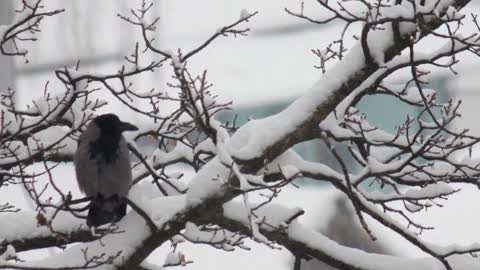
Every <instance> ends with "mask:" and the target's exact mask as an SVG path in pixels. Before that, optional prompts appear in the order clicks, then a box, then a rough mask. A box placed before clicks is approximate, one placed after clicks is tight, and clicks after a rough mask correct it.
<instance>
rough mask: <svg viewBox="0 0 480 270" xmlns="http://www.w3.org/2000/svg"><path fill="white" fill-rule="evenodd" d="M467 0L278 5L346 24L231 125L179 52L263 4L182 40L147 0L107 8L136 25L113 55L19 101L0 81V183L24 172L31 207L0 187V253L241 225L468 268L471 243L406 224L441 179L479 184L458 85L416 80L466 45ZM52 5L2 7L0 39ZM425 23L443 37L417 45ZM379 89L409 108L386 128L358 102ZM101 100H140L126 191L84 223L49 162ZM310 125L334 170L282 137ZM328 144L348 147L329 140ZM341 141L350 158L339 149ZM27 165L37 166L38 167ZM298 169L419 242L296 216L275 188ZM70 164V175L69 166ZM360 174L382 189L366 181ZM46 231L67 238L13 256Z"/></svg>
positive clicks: (261, 237) (471, 48)
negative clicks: (309, 77)
mask: <svg viewBox="0 0 480 270" xmlns="http://www.w3.org/2000/svg"><path fill="white" fill-rule="evenodd" d="M469 2H470V1H468V0H431V1H425V0H371V1H370V0H357V1H334V0H332V1H328V0H318V1H317V2H316V4H317V6H315V7H311V8H308V9H306V8H305V6H304V4H303V3H302V4H300V7H299V9H298V10H286V11H287V13H288V14H289V15H288V14H286V16H295V17H298V18H299V19H303V20H307V21H309V22H311V23H314V24H327V23H330V22H332V21H336V22H340V23H342V24H343V25H344V29H343V31H342V32H340V33H339V36H338V38H337V39H335V40H332V42H331V44H330V45H329V46H327V47H326V48H319V49H318V50H314V53H315V55H316V56H318V58H319V65H318V68H319V69H320V71H321V72H320V73H322V74H321V76H319V79H318V82H317V83H316V84H315V85H313V86H312V88H311V89H310V91H309V92H308V93H307V94H305V95H304V96H302V97H300V98H298V99H297V100H296V101H295V102H293V103H292V104H291V105H290V106H289V107H288V108H286V109H285V110H283V111H282V112H280V113H278V114H276V115H273V116H270V117H267V118H263V119H256V120H251V121H249V122H248V123H247V124H245V125H244V126H242V127H237V126H236V125H235V121H234V119H232V120H231V121H229V122H225V123H223V122H219V121H218V120H216V118H215V114H216V113H218V112H219V111H222V110H227V109H229V106H230V103H221V102H219V101H218V100H219V99H217V96H216V95H215V94H214V92H213V91H212V87H213V86H212V84H211V83H210V82H209V81H208V80H207V72H206V71H205V72H203V73H200V74H193V72H191V71H190V69H189V62H192V61H195V56H196V55H198V54H201V53H202V52H203V51H204V49H205V48H207V47H212V46H213V47H214V41H215V40H216V39H219V38H225V37H232V36H234V37H236V36H243V35H247V34H248V32H249V30H250V29H249V28H248V22H249V21H250V20H253V19H255V17H258V16H261V14H258V13H257V12H248V11H245V10H243V11H241V12H240V16H239V17H238V18H233V19H232V21H231V23H230V24H228V25H225V26H221V27H220V28H219V29H218V30H217V31H216V32H215V33H214V34H213V35H212V36H210V37H208V38H207V39H205V41H204V42H203V43H201V44H199V45H198V47H196V48H194V49H192V50H190V51H185V50H182V49H181V48H179V49H178V50H175V51H171V50H168V49H164V48H162V47H161V44H157V41H156V40H155V39H154V38H152V37H153V36H154V34H155V32H156V31H158V22H159V18H153V19H151V18H150V16H149V12H151V10H152V5H153V4H152V3H149V2H143V3H142V4H141V5H140V6H138V7H132V10H131V12H130V13H129V14H119V15H118V17H119V23H125V24H128V25H132V26H134V27H136V28H137V30H138V32H139V33H140V35H139V36H140V37H142V39H141V40H138V42H137V43H136V46H135V47H134V48H132V50H131V53H130V54H129V55H127V56H125V64H124V65H123V66H121V67H119V68H118V70H114V71H112V72H111V73H108V74H99V73H96V72H93V71H91V72H84V71H82V70H81V69H79V66H81V63H78V64H77V66H75V67H65V68H63V69H59V70H55V71H54V73H55V76H56V79H57V80H58V81H60V82H61V83H62V84H63V86H64V89H63V90H62V91H61V92H60V93H56V94H52V93H51V92H50V89H49V84H48V83H46V84H45V85H43V86H40V85H39V86H38V87H39V88H38V89H39V90H38V91H43V92H44V95H43V96H42V98H41V99H39V100H37V101H34V102H32V103H31V104H30V105H29V106H28V107H26V108H20V107H18V106H17V105H16V102H15V99H14V89H10V90H9V91H8V92H6V93H4V94H2V95H1V118H0V120H1V122H0V156H1V158H0V166H1V171H0V174H1V176H2V177H1V179H0V188H2V187H3V188H5V186H12V185H19V186H22V187H23V189H24V190H25V191H26V193H27V194H28V195H29V198H30V199H31V201H32V202H33V203H34V204H35V208H36V210H35V211H25V210H22V211H19V210H20V209H18V208H17V207H16V206H15V205H12V204H10V203H9V202H8V201H1V200H2V198H0V269H90V268H95V269H97V268H98V269H161V267H162V266H158V265H153V264H152V263H150V262H148V260H147V258H148V256H149V255H150V254H152V252H153V251H155V250H156V249H157V248H158V247H159V246H161V245H162V244H164V243H171V244H172V246H173V247H174V248H173V249H172V252H171V253H170V254H168V256H167V257H166V258H165V263H164V266H172V265H184V264H187V263H190V261H189V259H188V257H187V256H185V255H184V254H182V253H181V252H178V251H177V250H176V249H175V247H176V246H177V244H179V243H181V242H185V241H187V242H191V243H195V244H198V245H211V246H213V247H215V248H218V249H220V250H225V251H231V250H234V249H248V246H247V245H246V244H245V239H247V238H251V239H253V240H254V241H256V242H259V243H262V244H264V245H266V246H268V247H278V246H281V247H283V248H285V249H287V250H289V251H291V252H292V254H294V255H295V256H296V257H299V258H316V259H318V260H320V261H323V262H325V263H326V264H328V265H330V266H332V267H336V268H338V269H364V270H367V269H368V270H373V269H379V270H380V269H478V268H479V267H480V262H479V261H478V260H477V259H476V258H475V254H476V253H477V252H478V251H480V245H472V246H458V245H455V243H452V245H450V246H445V247H443V246H437V245H434V244H431V243H428V242H426V241H424V240H422V239H421V238H420V236H419V235H420V234H421V233H422V231H424V230H430V229H432V227H430V226H428V225H423V224H421V223H419V222H418V221H416V220H415V218H414V216H413V214H414V213H415V212H418V211H421V210H424V209H426V208H430V207H439V206H441V203H443V201H444V199H446V198H448V196H449V195H451V194H453V193H456V192H459V190H458V189H457V188H455V186H453V184H456V183H465V184H471V185H474V186H480V185H479V183H480V182H479V178H478V175H479V172H480V170H479V168H478V166H479V165H480V163H479V162H478V161H477V160H475V159H474V158H472V157H471V149H472V148H473V147H474V146H475V145H476V144H477V142H478V141H479V138H477V137H475V136H473V135H472V134H470V133H469V130H468V128H467V127H458V126H456V125H455V121H456V120H457V119H458V118H460V117H461V115H460V114H459V113H458V112H459V107H460V105H461V103H460V101H455V100H448V101H446V102H443V101H440V100H439V99H438V98H437V95H436V90H435V89H430V88H427V86H426V84H427V82H428V81H427V75H428V73H429V69H446V70H450V71H452V72H455V66H456V65H460V64H461V63H459V61H458V60H457V57H456V56H457V55H458V54H460V53H469V54H471V55H472V56H478V54H479V45H480V43H479V35H478V33H477V32H472V33H469V32H466V31H464V29H465V28H464V26H465V25H468V24H470V25H473V26H475V29H476V31H480V25H479V24H478V23H477V16H476V15H474V14H471V15H466V14H463V13H462V12H461V11H462V8H463V7H464V6H466V5H467V4H468V3H469ZM61 12H62V10H48V8H46V7H43V6H42V2H41V0H36V1H22V5H21V8H20V9H18V10H17V14H16V16H15V18H14V22H13V23H12V24H10V25H4V26H1V27H0V49H1V52H2V54H3V55H6V56H12V57H24V58H25V59H28V50H27V49H25V47H24V45H25V43H27V42H32V41H35V34H36V33H37V32H38V31H40V30H41V23H42V21H43V20H48V19H49V17H51V16H55V15H57V14H59V13H61ZM309 14H322V15H324V16H323V17H321V18H319V17H315V16H314V15H309ZM358 25H360V26H361V27H360V31H359V32H358V33H356V34H355V35H354V38H356V39H357V42H356V44H355V45H354V46H353V47H351V48H347V47H346V46H345V43H344V41H345V39H347V38H350V37H348V36H347V34H346V33H348V31H349V30H350V28H351V27H356V26H358ZM192 27H194V26H192ZM468 29H471V28H468ZM427 37H428V38H435V39H436V40H437V42H438V44H442V46H439V48H438V49H434V50H428V51H427V52H425V51H421V50H418V49H417V47H418V46H421V45H422V41H423V40H424V39H425V38H427ZM272 46H274V44H273V45H272ZM253 64H254V63H253ZM160 68H162V69H171V70H172V71H173V74H174V79H173V80H172V81H171V82H170V83H168V84H167V85H162V86H158V87H156V88H152V89H138V88H137V87H136V84H134V83H133V81H134V79H135V78H136V77H138V76H141V75H142V74H146V73H149V72H152V71H155V70H157V69H160ZM292 68H295V67H292ZM405 71H406V72H408V74H409V78H410V79H409V80H407V81H406V82H405V83H404V84H403V85H401V86H399V85H398V84H396V85H393V84H391V83H388V81H387V78H389V76H391V75H392V74H395V73H396V72H405ZM52 72H53V71H52ZM238 79H239V80H241V78H238ZM378 94H383V95H385V94H388V95H391V96H393V97H395V98H396V99H398V102H402V103H405V104H406V105H408V106H411V107H413V108H416V112H417V114H416V115H409V116H408V117H406V119H404V121H403V122H399V123H396V124H395V125H396V130H395V131H394V132H391V131H388V130H385V129H383V128H382V127H379V126H375V124H374V123H370V122H369V119H368V118H367V117H366V116H365V115H364V114H363V113H362V111H360V110H359V109H358V108H357V107H356V105H357V104H358V103H359V102H360V101H361V100H362V99H363V98H365V97H366V96H370V95H378ZM110 100H117V101H119V102H120V103H121V104H122V106H123V109H124V110H128V111H132V112H134V113H135V114H136V115H137V116H138V123H136V124H138V126H139V127H140V129H139V131H137V132H136V133H135V134H134V135H133V136H131V137H129V138H128V142H129V148H130V150H131V152H132V155H133V156H135V158H136V159H135V160H136V162H135V163H134V164H132V165H133V168H132V170H133V175H134V183H133V186H132V188H131V190H130V193H129V197H128V204H129V205H130V208H131V210H130V211H129V213H128V214H127V216H126V217H124V218H123V219H122V220H121V221H120V222H118V223H116V224H112V225H109V226H105V227H100V228H97V229H96V230H95V231H91V230H90V229H89V228H88V227H87V226H86V225H85V206H86V205H87V204H88V200H89V198H81V197H78V198H76V197H74V196H73V195H72V194H70V193H69V192H68V191H67V190H63V189H62V188H60V187H59V186H58V185H57V184H56V183H58V181H59V179H56V178H55V177H53V174H52V170H54V169H55V167H56V166H58V164H59V163H62V162H71V160H72V156H73V153H74V151H75V148H76V140H77V139H78V136H79V134H80V133H81V131H82V130H83V129H84V128H85V125H86V123H88V122H89V121H90V120H91V119H92V118H93V117H95V115H96V114H97V111H98V110H99V109H100V108H101V107H103V106H106V104H108V102H109V101H110ZM139 104H140V105H139ZM145 138H154V139H155V141H156V143H157V147H156V149H155V151H153V152H152V153H150V152H148V153H147V152H144V151H143V150H142V149H141V148H140V147H137V142H139V141H141V140H143V139H145ZM314 139H320V140H322V141H324V142H325V144H326V145H327V146H328V151H330V154H331V155H333V157H334V158H335V159H336V161H337V163H338V164H339V167H340V168H341V170H340V171H337V170H335V169H333V168H331V167H329V166H328V165H326V164H321V163H319V162H313V161H308V160H305V159H303V158H302V157H300V156H299V155H298V154H297V153H296V152H295V151H294V150H292V147H293V146H294V145H296V144H299V143H302V142H305V141H310V140H314ZM341 147H343V148H344V149H346V150H347V151H344V152H340V151H338V149H339V148H341ZM349 157H350V158H353V159H354V160H355V162H356V163H357V164H358V165H359V168H353V166H351V165H350V164H349V163H348V162H347V159H348V158H349ZM178 164H183V165H182V166H179V165H178ZM185 166H187V167H190V168H191V169H193V170H194V171H195V175H194V177H193V178H192V179H185V177H184V176H183V174H182V172H183V170H185ZM32 168H34V170H32ZM39 176H44V177H46V178H47V179H48V181H47V182H40V181H38V177H39ZM301 176H305V177H308V178H309V179H310V180H308V181H324V182H328V183H330V184H332V185H333V186H335V187H336V188H337V189H338V190H340V191H341V192H343V193H344V194H345V195H346V196H347V197H348V199H349V201H350V202H351V204H352V205H353V209H354V212H355V214H356V217H357V218H358V220H359V221H360V223H361V224H362V226H363V229H364V230H365V231H366V232H367V233H368V234H369V235H370V237H371V238H372V239H375V237H376V236H375V231H373V230H371V229H370V228H369V226H368V223H367V222H365V217H369V218H372V219H373V220H376V221H377V222H379V223H380V224H382V225H383V226H385V227H388V228H389V229H391V230H393V231H394V232H395V233H397V234H398V235H399V236H401V237H402V238H404V239H406V240H407V241H409V242H410V243H411V244H412V245H413V246H416V247H418V248H420V249H421V250H422V251H423V252H425V253H426V254H428V255H429V257H426V258H423V259H408V258H400V257H395V256H389V255H380V254H372V253H366V252H363V251H360V250H357V249H353V248H349V247H345V246H341V245H339V244H337V243H335V242H333V241H332V240H330V239H328V238H327V237H325V236H324V235H322V234H321V233H318V232H316V231H314V230H312V229H311V228H309V227H307V226H305V225H303V224H302V223H301V222H299V221H298V217H300V216H301V215H303V214H304V211H303V210H302V209H299V208H298V207H296V206H295V204H294V203H292V205H288V206H285V205H280V204H278V203H276V202H275V197H276V196H277V195H278V193H280V192H281V191H282V189H283V188H284V187H285V186H286V185H289V184H291V183H292V181H293V180H294V179H296V178H298V177H301ZM71 177H72V179H71V181H74V179H73V178H74V176H73V173H72V176H71ZM187 180H189V181H188V182H187ZM368 183H378V184H380V186H382V187H385V188H389V189H390V190H391V192H385V191H383V190H382V189H377V190H371V189H368V188H366V186H367V185H368ZM51 192H54V193H55V195H54V196H52V195H51ZM47 247H62V248H64V249H65V250H64V252H62V253H55V254H50V255H48V256H43V257H42V258H41V259H32V260H27V261H24V260H19V259H18V255H17V253H20V252H25V251H33V250H38V249H42V248H47Z"/></svg>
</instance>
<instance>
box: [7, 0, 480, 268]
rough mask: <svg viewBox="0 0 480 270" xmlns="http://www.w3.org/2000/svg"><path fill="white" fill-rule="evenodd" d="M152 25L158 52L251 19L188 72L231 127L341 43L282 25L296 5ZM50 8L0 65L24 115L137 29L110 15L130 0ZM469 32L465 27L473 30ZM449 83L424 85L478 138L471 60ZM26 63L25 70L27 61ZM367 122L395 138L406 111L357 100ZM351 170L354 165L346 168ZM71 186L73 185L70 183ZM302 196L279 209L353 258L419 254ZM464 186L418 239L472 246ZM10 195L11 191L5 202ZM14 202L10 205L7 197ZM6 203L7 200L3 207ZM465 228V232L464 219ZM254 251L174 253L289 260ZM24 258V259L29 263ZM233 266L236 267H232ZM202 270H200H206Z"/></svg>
mask: <svg viewBox="0 0 480 270" xmlns="http://www.w3.org/2000/svg"><path fill="white" fill-rule="evenodd" d="M154 2H155V6H154V12H153V14H152V17H156V16H160V18H161V19H160V25H159V31H158V32H157V34H156V37H155V39H156V44H157V46H159V47H160V48H164V49H168V50H171V51H176V50H177V49H178V48H181V49H182V51H183V52H187V51H189V50H190V49H192V48H194V47H196V46H197V45H199V44H201V43H202V42H203V41H204V40H205V39H207V38H208V37H209V36H210V35H212V34H213V33H214V32H215V31H216V30H217V29H218V28H219V27H221V26H223V25H226V24H230V23H232V22H234V21H235V20H236V19H237V18H238V17H239V16H240V12H241V10H242V9H246V10H248V11H250V12H254V11H259V15H257V16H255V17H254V18H252V19H251V21H250V23H249V24H248V25H247V26H246V27H249V28H251V33H250V34H249V36H247V37H242V36H241V37H237V38H233V37H229V38H221V39H219V40H216V41H215V42H214V43H212V44H211V45H210V46H209V47H208V48H207V49H206V50H204V51H203V52H202V53H200V54H199V55H196V56H195V57H193V58H192V59H191V60H190V62H189V63H188V64H189V67H190V69H191V71H192V72H193V73H194V74H197V73H200V72H202V71H203V70H205V69H206V70H207V71H208V78H209V80H210V82H212V83H213V84H214V87H213V88H214V91H215V92H216V93H217V94H218V95H219V99H220V100H223V101H232V102H233V105H232V108H233V110H232V111H229V112H226V113H223V114H220V115H218V118H219V119H220V120H231V119H233V117H234V115H238V121H237V123H238V124H239V125H241V124H243V123H245V122H246V121H248V119H250V118H262V117H265V116H268V115H271V114H274V113H276V112H279V111H281V110H282V109H283V108H285V107H286V106H287V105H288V104H289V103H291V102H292V101H293V100H294V99H295V98H297V97H298V96H300V95H301V94H302V93H304V92H305V91H308V90H309V88H310V86H312V85H313V84H314V83H315V82H316V81H317V80H318V78H319V77H320V76H321V70H318V69H315V68H314V65H316V64H318V59H317V58H316V57H315V56H314V54H313V53H312V52H311V50H312V49H317V48H320V49H321V48H324V47H325V46H326V45H328V44H329V43H330V42H331V41H332V40H333V39H336V38H338V37H339V35H340V32H339V31H340V30H341V27H342V25H341V24H338V23H335V22H332V23H330V24H327V25H314V24H310V23H306V22H305V21H301V20H299V19H296V18H294V17H292V16H290V15H288V14H287V13H286V12H285V11H284V8H286V7H288V8H290V9H292V10H294V11H297V10H299V8H300V2H299V1H291V0H262V1H256V0H231V1H223V0H202V1H187V0H158V1H154ZM472 2H474V3H472V4H470V5H469V9H468V10H464V11H463V12H464V13H465V14H469V13H470V12H478V11H480V3H478V1H472ZM16 4H17V1H15V0H2V1H0V24H5V23H8V22H9V21H11V20H12V16H13V15H14V14H13V13H12V12H10V11H12V10H13V8H14V7H15V6H16ZM44 5H46V6H47V7H48V8H65V12H64V13H62V14H60V15H57V16H55V17H53V18H48V19H46V20H44V21H43V22H42V26H41V29H42V32H41V33H39V34H38V39H39V40H38V41H37V42H35V43H33V44H31V45H30V46H28V49H29V54H28V56H27V58H11V57H10V58H6V57H4V56H0V90H3V91H4V90H6V89H7V88H8V87H11V88H12V89H16V91H17V100H18V106H20V107H21V106H25V104H27V103H29V102H31V100H32V99H37V98H40V97H41V96H42V94H43V88H44V85H45V84H46V82H47V81H48V82H49V89H50V90H51V91H53V92H55V91H62V89H63V86H62V85H61V84H60V83H58V82H57V81H56V79H55V76H54V73H53V70H55V69H59V68H63V67H65V66H75V65H76V64H77V62H78V61H79V60H80V69H81V70H85V71H91V72H109V73H112V72H115V71H117V70H118V69H120V67H121V66H122V64H123V62H124V56H125V55H127V54H129V52H130V51H131V50H132V49H133V48H134V44H135V42H136V41H138V40H140V38H139V33H138V31H137V30H138V29H135V27H133V26H132V25H129V24H127V23H126V22H124V21H122V20H120V19H119V18H118V17H117V14H118V13H121V14H128V11H129V9H130V8H136V7H138V6H139V5H140V1H131V0H102V1H96V0H83V1H74V0H48V1H45V3H44ZM305 11H306V13H307V14H308V15H311V16H313V17H322V16H325V14H323V13H322V12H324V10H322V9H321V8H320V7H319V6H318V4H316V3H315V1H305ZM358 29H359V26H354V27H352V28H351V29H350V33H349V35H347V40H346V46H347V48H348V47H350V46H351V45H352V44H353V42H354V39H353V38H352V35H353V34H355V33H358ZM472 30H473V29H472ZM420 46H421V48H422V49H425V50H431V49H433V48H435V47H438V44H437V43H436V42H435V40H433V39H431V40H429V39H427V40H425V41H424V42H422V44H421V45H420ZM459 60H460V64H459V65H458V66H457V69H456V71H457V72H458V75H454V74H453V73H451V72H446V71H444V70H433V72H432V73H431V74H430V75H429V76H428V79H429V82H430V85H429V87H431V88H435V89H437V91H438V93H439V98H441V99H445V100H447V99H448V98H454V99H462V101H463V110H462V112H463V120H462V122H460V123H458V124H459V126H464V127H465V126H468V127H469V128H470V129H471V130H472V131H474V132H475V134H476V135H480V125H478V120H477V119H476V118H477V115H478V112H479V111H478V109H477V107H478V105H477V104H479V103H480V93H479V92H478V85H479V84H478V79H477V78H475V76H476V73H477V72H476V70H477V68H479V67H480V61H479V59H476V58H474V57H471V56H469V55H460V57H459ZM27 62H28V63H27ZM171 75H172V74H171V68H170V67H169V66H165V67H164V68H163V69H160V70H157V71H156V72H153V73H150V74H147V75H144V76H141V77H139V78H138V79H137V80H136V81H135V84H136V87H137V88H139V89H145V90H146V89H149V88H151V87H156V88H166V87H167V86H166V84H167V83H169V82H170V83H171V82H174V80H173V79H172V78H171ZM407 76H408V72H398V74H394V76H392V77H391V78H389V82H390V83H392V84H395V83H398V84H400V83H402V82H403V81H404V80H405V79H406V78H407ZM105 98H106V99H108V100H109V102H111V104H110V105H109V106H107V107H105V108H103V110H105V111H109V112H114V113H116V114H119V115H121V118H124V119H127V120H130V121H135V115H134V114H133V113H131V112H129V111H126V110H125V109H120V105H119V104H117V103H115V102H114V101H113V99H112V98H111V97H109V96H108V95H106V96H105ZM359 108H360V110H361V111H363V112H364V113H365V114H366V115H367V118H369V120H370V121H371V122H373V123H375V124H377V125H379V126H381V127H383V128H385V129H387V130H393V128H394V127H395V125H398V124H399V123H400V122H401V121H402V120H404V119H405V117H406V115H407V114H415V113H416V112H415V111H414V110H412V108H410V107H408V106H405V105H404V104H402V103H400V102H398V101H397V100H395V99H394V98H391V97H388V96H375V97H372V98H366V99H364V100H363V101H362V102H361V104H360V105H359ZM324 147H325V146H324V145H323V144H322V143H321V142H320V141H311V142H307V143H303V144H300V145H297V146H295V150H296V151H297V152H299V153H300V154H301V155H302V156H303V157H304V158H306V159H309V160H313V161H321V162H324V163H326V164H328V165H330V166H332V167H334V168H337V167H338V166H337V165H336V161H335V160H334V159H332V157H331V156H330V155H329V154H326V153H327V152H328V151H324ZM352 166H354V164H353V163H352ZM56 173H58V174H59V175H61V176H67V177H62V178H64V182H63V183H62V186H64V187H65V188H66V189H72V190H76V184H75V183H74V180H73V179H71V177H73V168H72V166H71V164H66V165H65V166H63V167H62V168H60V169H59V170H56ZM68 176H71V177H68ZM298 184H299V185H300V188H299V189H297V188H294V187H290V188H287V189H286V190H285V191H283V192H282V193H281V195H280V198H279V201H280V202H282V203H285V204H288V205H290V206H300V207H303V208H304V209H305V210H306V211H307V214H306V215H305V216H304V217H302V221H303V222H305V223H307V224H310V225H311V226H313V227H315V228H316V229H318V230H319V231H321V232H323V233H325V234H326V235H327V236H329V237H330V238H332V239H334V240H336V241H338V242H339V243H341V244H344V245H347V246H351V247H357V248H362V249H364V250H367V251H371V252H379V253H389V254H395V255H402V256H415V257H417V256H424V254H423V253H422V252H421V251H419V250H418V249H416V248H413V247H412V246H411V245H409V244H408V243H406V242H405V241H403V240H402V239H400V238H399V237H398V236H396V235H394V234H393V233H392V232H390V231H388V230H387V229H385V228H382V227H381V226H380V225H378V224H376V223H375V222H374V221H372V220H369V223H370V224H371V226H373V229H374V232H376V236H377V238H378V239H379V240H378V241H376V242H372V241H371V240H370V239H369V237H368V235H366V234H365V232H364V231H363V230H362V228H361V227H359V225H358V222H357V219H356V217H355V216H354V215H353V214H352V211H351V206H350V205H349V203H348V202H347V201H345V200H344V198H343V197H342V196H341V194H340V193H339V192H336V191H335V190H333V189H332V187H330V186H328V185H327V184H325V183H321V182H318V181H317V182H312V181H309V180H308V179H303V180H301V181H299V182H298ZM469 188H470V187H468V188H467V187H466V188H465V190H464V192H461V193H459V194H455V195H453V196H452V197H451V200H450V201H449V202H448V203H447V204H446V207H444V208H442V209H431V210H430V211H429V212H426V213H425V212H423V213H418V214H416V215H415V217H416V218H417V220H420V221H422V222H424V223H426V224H428V225H434V226H435V227H436V230H434V231H431V232H425V233H424V234H423V238H424V239H425V240H427V241H431V242H434V243H437V244H442V245H443V244H449V243H458V244H468V243H471V242H475V239H472V237H471V236H472V235H474V234H475V231H476V230H477V228H478V225H480V214H479V213H478V212H476V213H472V212H467V211H462V209H463V207H464V206H465V205H468V204H470V205H472V204H478V203H479V199H477V198H475V197H478V196H475V195H474V194H475V193H474V191H473V190H470V189H469ZM10 194H11V193H10ZM0 195H2V196H9V197H11V200H12V201H14V202H15V203H16V205H17V206H20V207H22V205H23V206H25V207H28V205H29V204H28V203H27V202H26V201H25V200H23V199H22V198H19V196H11V195H7V191H6V189H2V190H0ZM14 197H15V198H14ZM4 198H6V197H4ZM467 219H468V224H467V222H465V220H467ZM249 244H250V245H251V246H252V248H253V250H252V251H242V250H241V251H235V252H231V253H227V252H223V251H217V250H214V249H213V248H210V247H206V246H193V245H188V244H186V245H183V246H182V247H181V248H180V250H181V251H182V252H183V253H184V254H185V255H186V256H187V258H188V259H190V260H194V261H195V263H194V264H189V265H187V266H186V268H187V269H208V268H210V269H211V268H215V269H222V268H224V267H228V268H229V269H244V268H247V267H248V268H249V269H264V268H265V267H267V268H272V269H273V267H275V268H277V269H293V267H294V261H295V259H294V258H293V257H292V256H291V255H290V253H289V252H288V251H285V250H282V249H270V248H268V247H264V246H261V245H258V244H256V243H254V242H250V243H249ZM169 250H170V247H169V246H168V245H165V246H164V247H162V248H161V249H159V250H158V251H157V252H156V253H155V254H154V255H152V256H151V257H149V260H151V261H153V262H160V263H161V262H163V257H164V256H165V254H166V253H167V252H168V251H169ZM32 256H34V255H32ZM235 261H238V262H241V263H234V262H235ZM207 267H208V268H207ZM302 269H330V268H328V267H326V266H324V265H322V264H321V263H319V262H316V261H314V260H311V261H308V262H302Z"/></svg>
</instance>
